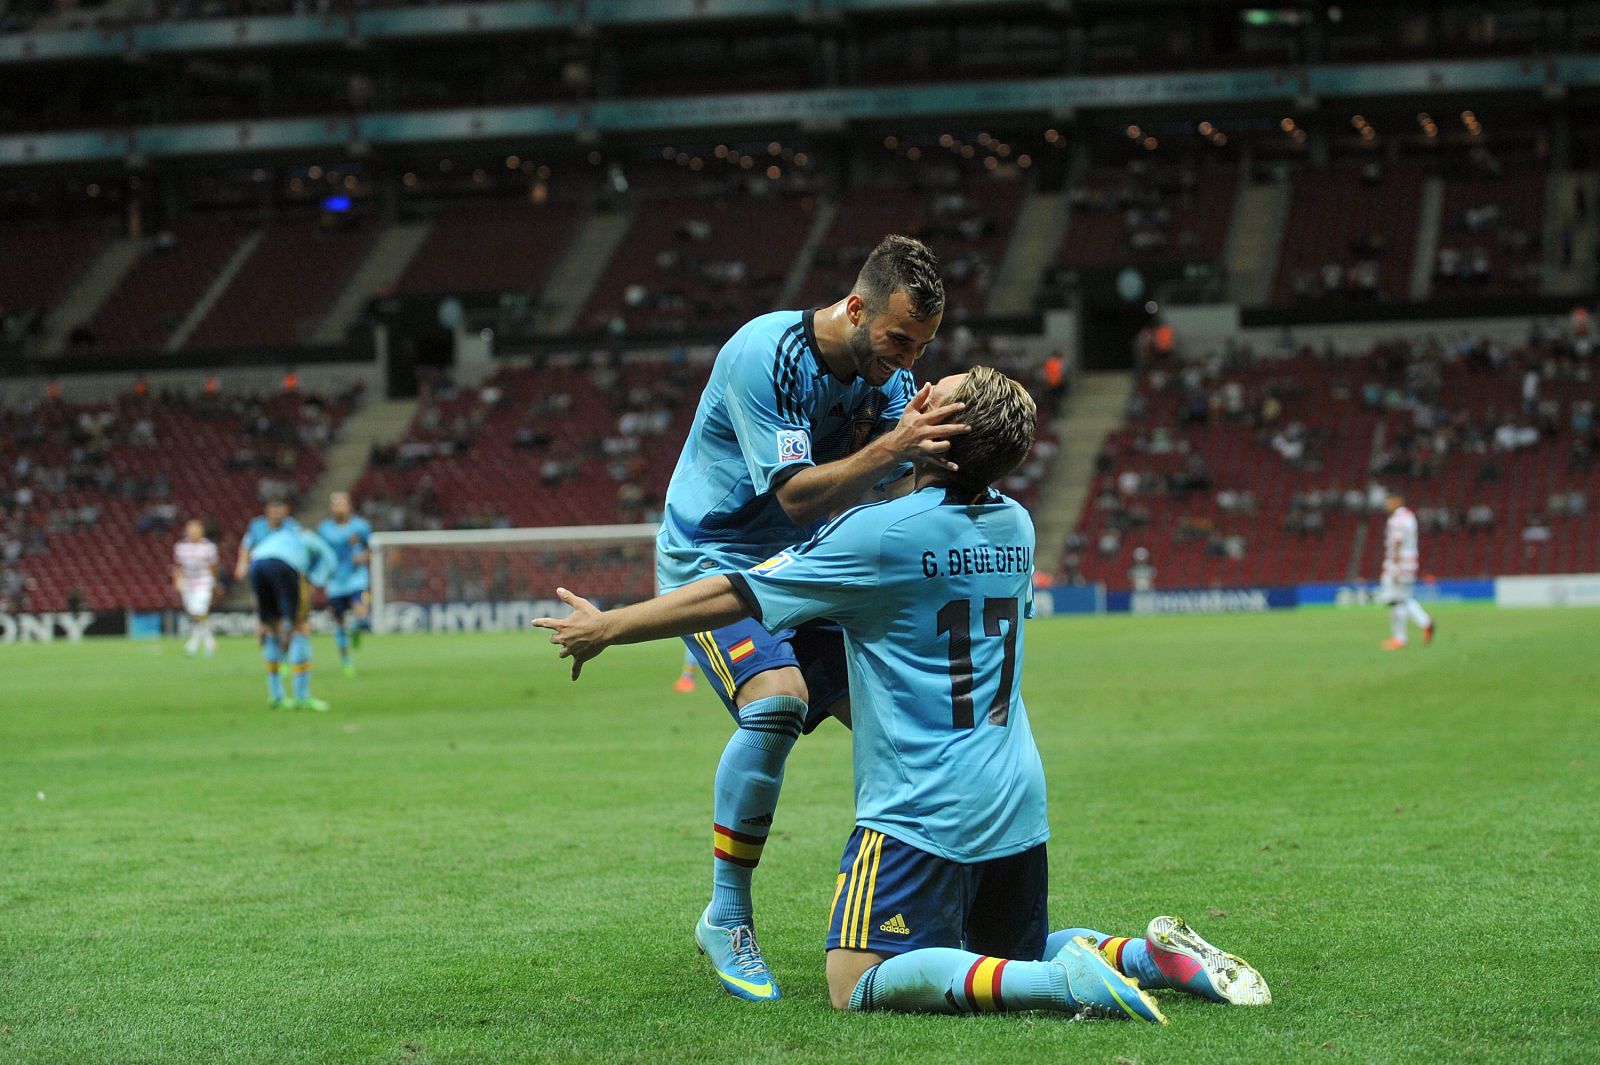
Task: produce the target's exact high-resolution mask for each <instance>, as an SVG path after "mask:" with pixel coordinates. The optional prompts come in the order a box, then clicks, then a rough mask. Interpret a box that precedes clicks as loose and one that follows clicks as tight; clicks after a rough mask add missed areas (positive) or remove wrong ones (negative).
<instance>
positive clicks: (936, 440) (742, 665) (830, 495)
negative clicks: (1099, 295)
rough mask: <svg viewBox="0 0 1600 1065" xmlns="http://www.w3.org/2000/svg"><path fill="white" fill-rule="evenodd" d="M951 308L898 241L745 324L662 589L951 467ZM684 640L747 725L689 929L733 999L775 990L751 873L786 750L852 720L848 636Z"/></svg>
mask: <svg viewBox="0 0 1600 1065" xmlns="http://www.w3.org/2000/svg"><path fill="white" fill-rule="evenodd" d="M943 308H944V285H943V283H942V282H941V281H940V279H939V263H938V260H937V259H936V258H935V257H934V255H933V253H932V252H931V251H929V250H928V248H927V247H926V246H925V245H923V244H921V243H920V242H918V241H915V240H911V239H910V238H908V237H888V238H886V239H885V240H884V241H883V242H882V243H881V244H880V245H879V246H878V247H877V248H876V249H875V250H874V251H873V252H872V254H871V255H870V256H869V257H868V258H867V261H866V264H865V265H864V266H863V267H862V269H861V273H860V276H859V277H858V278H857V279H856V282H855V285H854V287H853V290H852V292H851V293H850V295H849V296H847V297H845V298H844V299H842V300H840V301H839V302H837V303H835V304H833V305H831V306H828V307H824V308H822V309H820V310H816V311H779V312H775V313H773V314H766V315H762V316H761V317H759V318H756V319H754V320H752V321H750V322H748V323H747V324H746V325H744V326H743V327H742V328H741V329H740V330H739V331H738V332H737V333H735V334H734V335H733V337H732V338H731V339H730V340H729V341H728V342H727V343H726V344H724V345H723V347H722V350H721V351H720V352H719V353H718V355H717V361H716V365H715V366H714V367H713V368H712V371H711V378H710V380H709V381H708V382H707V383H706V387H705V391H704V393H703V394H702V395H701V397H700V405H699V407H698V409H697V410H696V411H695V417H694V424H693V428H691V429H690V431H689V437H688V439H687V440H686V441H685V443H684V447H683V453H682V455H681V456H680V457H679V459H678V465H677V468H676V469H675V470H674V471H673V475H672V481H671V484H670V485H669V486H668V488H667V497H666V506H665V515H664V517H663V520H662V524H661V533H660V536H659V538H658V539H657V542H656V558H657V567H656V576H657V581H658V586H659V587H660V588H661V589H662V590H663V591H670V590H672V589H674V588H678V587H681V586H683V585H685V584H688V583H690V582H692V581H695V580H698V579H700V578H702V577H706V576H711V575H714V574H718V573H736V572H738V571H740V570H744V569H748V568H749V567H750V566H753V565H755V564H756V563H757V562H760V561H761V560H762V559H764V558H766V557H767V556H768V555H771V554H772V553H773V552H774V551H777V550H779V549H781V548H784V547H787V546H790V545H792V544H795V543H798V542H800V541H801V540H804V539H805V538H806V537H807V536H809V535H810V533H811V532H813V531H814V530H815V529H816V527H817V525H818V524H819V523H820V522H821V521H822V520H824V519H826V518H828V517H831V516H832V515H834V514H836V513H838V512H839V511H841V510H843V509H845V508H846V507H849V506H852V505H854V504H856V503H858V502H860V501H861V499H862V498H863V497H864V496H865V495H867V494H868V493H869V492H871V490H872V489H873V488H874V487H875V486H878V485H880V484H882V483H884V482H886V481H887V480H890V479H892V478H893V477H894V476H895V475H897V474H899V473H901V472H903V471H904V470H906V469H908V468H909V467H910V465H912V464H913V463H916V462H923V463H939V462H940V459H939V454H940V453H941V452H942V451H943V450H945V448H947V447H948V446H949V439H950V437H952V436H954V435H956V434H958V433H960V432H961V431H963V428H964V427H962V426H960V425H954V424H948V423H947V422H946V418H947V417H948V416H949V414H950V413H951V411H950V410H949V409H948V408H938V407H934V406H932V405H931V404H930V402H929V396H928V394H927V393H926V392H924V393H920V394H919V393H918V392H917V390H916V386H915V385H914V384H913V383H912V379H911V373H910V369H911V366H912V364H913V363H915V362H916V360H917V358H918V357H919V356H920V355H921V354H922V352H923V351H924V350H925V349H926V348H927V346H928V344H929V343H931V342H932V340H933V338H934V334H935V333H937V332H938V329H939V322H940V320H941V315H942V314H943ZM685 642H686V643H687V644H688V647H689V650H690V651H691V653H693V654H694V655H695V657H696V658H697V659H698V660H699V663H700V667H701V670H702V671H703V672H704V673H705V675H706V677H707V678H708V679H709V680H710V682H711V687H712V690H714V691H715V692H716V693H717V695H718V696H719V697H720V698H721V699H722V701H723V703H724V704H725V705H726V706H727V708H728V712H729V713H730V714H732V715H733V718H734V722H735V724H736V725H737V726H738V727H737V729H736V730H735V732H734V734H733V736H732V737H731V738H730V739H729V741H728V744H727V746H726V748H724V750H723V753H722V759H721V761H720V762H719V764H718V766H717V774H716V783H715V788H714V806H713V813H712V894H711V902H710V904H709V905H708V906H707V907H706V910H705V912H704V913H703V914H702V915H701V917H700V921H699V922H698V924H697V925H696V928H695V940H696V942H697V944H698V945H699V947H700V949H701V950H702V951H703V952H704V953H706V954H707V955H708V956H709V957H710V959H711V965H712V968H713V970H714V971H715V972H716V974H717V977H718V979H719V980H720V981H721V982H722V986H723V988H724V989H725V990H727V991H728V992H729V993H730V994H732V995H735V996H737V997H740V998H746V999H775V998H778V997H779V992H778V987H777V984H776V982H775V981H774V980H773V979H772V974H771V973H770V972H769V971H768V969H767V966H766V962H765V961H764V959H763V958H762V956H761V950H760V948H759V947H758V946H757V945H756V940H755V933H754V922H755V918H754V913H753V907H752V902H751V897H750V882H751V877H752V874H753V872H754V870H755V867H756V864H757V863H758V862H759V861H760V860H761V851H762V848H763V847H764V845H765V844H766V840H767V835H768V833H769V832H770V830H771V828H772V819H773V815H774V813H775V811H776V810H777V803H778V791H779V789H780V787H781V786H782V783H783V766H784V762H785V760H786V759H787V758H788V754H789V750H790V748H792V747H793V746H794V742H795V740H796V739H797V738H798V737H799V736H800V734H801V733H802V732H809V731H811V730H812V729H814V728H815V727H816V726H817V725H818V724H819V723H820V722H821V721H822V720H823V719H824V718H825V717H827V716H828V715H829V714H834V715H835V716H838V717H840V718H841V720H844V721H845V722H846V723H848V721H849V710H848V702H847V685H846V679H845V664H844V648H843V643H842V640H841V637H840V635H839V631H838V628H837V626H833V625H831V624H829V623H827V622H826V621H823V620H820V619H819V620H815V621H809V622H807V623H806V624H804V625H797V626H795V627H793V628H784V629H778V630H775V631H773V632H768V631H767V629H765V628H763V627H762V626H761V625H759V624H757V623H756V622H754V621H752V620H749V619H741V620H737V621H733V622H732V623H730V624H728V625H724V626H716V627H712V628H709V629H707V630H706V631H703V632H697V633H695V634H693V636H692V637H689V638H686V641H685Z"/></svg>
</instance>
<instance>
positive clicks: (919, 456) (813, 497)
mask: <svg viewBox="0 0 1600 1065" xmlns="http://www.w3.org/2000/svg"><path fill="white" fill-rule="evenodd" d="M963 406H965V405H964V404H961V403H945V402H942V399H941V397H939V396H935V395H934V392H933V386H932V385H923V386H922V389H921V391H919V392H918V393H917V394H916V395H915V396H913V397H912V398H911V401H910V402H909V403H907V404H906V409H905V413H904V414H902V415H901V416H900V421H899V423H898V424H897V425H896V426H895V427H894V428H893V429H891V430H889V431H888V432H887V433H884V434H883V435H882V436H880V437H878V438H876V439H875V440H873V441H871V442H870V443H868V444H867V445H866V446H865V447H863V448H862V449H861V450H860V451H857V452H856V453H855V454H853V455H850V456H848V457H847V458H842V459H840V460H839V461H837V462H829V463H826V464H824V465H821V466H813V467H811V468H810V469H805V470H801V471H800V472H799V473H797V474H795V475H794V476H793V477H790V478H789V479H788V480H787V481H785V482H783V484H782V485H780V486H779V488H778V502H779V504H781V505H782V507H783V509H784V513H786V514H788V515H789V518H790V520H792V521H793V522H794V523H795V524H796V525H801V526H805V525H810V524H811V523H812V522H815V521H818V520H819V519H822V518H825V517H827V516H828V515H830V514H834V513H836V512H838V511H840V510H843V509H844V508H846V507H848V506H851V505H852V504H854V503H855V502H856V501H857V500H859V499H860V498H861V496H862V495H863V494H864V493H865V492H866V491H867V490H868V489H869V488H871V487H872V486H873V485H875V484H877V483H878V482H879V481H881V480H882V479H883V478H884V477H886V476H888V474H889V473H890V472H892V471H893V470H894V469H896V468H897V467H900V466H903V465H905V464H906V463H908V462H909V463H911V464H912V465H915V466H920V467H923V468H925V469H936V470H945V471H954V470H955V465H954V464H953V463H951V462H949V461H947V460H946V459H945V458H944V453H945V452H946V451H949V450H950V438H951V437H953V436H959V435H961V434H962V433H965V432H969V431H970V429H971V427H970V426H967V425H964V424H962V423H960V422H952V421H950V420H949V419H950V418H951V417H953V416H954V415H956V414H957V413H959V412H960V411H961V409H962V408H963Z"/></svg>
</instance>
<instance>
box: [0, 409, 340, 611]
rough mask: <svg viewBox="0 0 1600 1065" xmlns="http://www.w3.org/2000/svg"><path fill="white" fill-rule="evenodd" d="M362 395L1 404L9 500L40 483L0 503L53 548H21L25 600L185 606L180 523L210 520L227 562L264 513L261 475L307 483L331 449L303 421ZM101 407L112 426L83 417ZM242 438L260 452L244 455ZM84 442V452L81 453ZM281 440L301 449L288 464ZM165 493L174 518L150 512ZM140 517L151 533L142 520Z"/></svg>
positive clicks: (0, 512)
mask: <svg viewBox="0 0 1600 1065" xmlns="http://www.w3.org/2000/svg"><path fill="white" fill-rule="evenodd" d="M352 402H353V397H352V396H343V397H339V398H331V399H323V398H319V397H314V396H300V395H291V394H279V395H277V396H274V397H271V398H270V399H267V400H264V401H263V400H243V399H226V400H224V399H220V398H218V399H183V398H173V397H163V398H155V397H149V396H137V395H127V396H124V397H122V398H121V399H119V400H118V401H117V402H115V403H111V404H73V403H62V402H59V401H47V402H44V403H41V404H38V405H37V406H36V407H34V408H32V409H25V410H24V409H11V410H6V411H3V412H0V435H3V437H4V439H5V441H6V455H7V460H8V461H7V462H6V463H5V464H4V466H3V467H0V504H5V503H7V501H8V500H11V499H12V498H13V493H14V492H15V491H16V490H17V489H18V488H22V487H24V486H27V487H29V488H30V489H31V491H32V494H33V499H32V501H31V502H30V503H29V504H28V505H27V506H25V507H15V506H10V507H8V506H5V505H0V518H6V521H0V530H4V529H6V528H7V527H8V525H9V523H10V522H14V521H17V519H19V518H20V521H21V524H22V525H23V526H25V527H26V531H28V532H29V533H30V534H32V535H35V536H36V535H38V534H37V533H33V532H32V530H35V529H36V530H40V531H42V532H43V533H44V543H45V545H46V549H45V550H44V551H42V552H39V553H33V554H25V555H24V556H23V557H22V559H21V570H22V572H23V573H24V574H25V575H26V576H27V577H28V578H29V579H30V580H31V582H32V585H33V587H32V589H31V592H30V595H29V600H28V606H29V608H30V609H33V610H62V609H65V608H66V606H67V603H68V601H69V593H71V592H72V590H73V589H75V588H76V589H77V590H78V591H79V592H80V593H82V596H83V600H84V602H85V603H86V604H87V606H88V608H89V609H98V610H109V609H114V608H119V607H128V608H132V609H141V608H159V607H172V606H176V605H177V602H176V599H175V597H174V593H173V591H172V580H171V574H172V545H173V544H174V543H175V542H176V541H177V539H178V537H179V535H180V534H181V531H182V523H183V522H184V521H185V520H187V519H188V518H191V517H199V518H201V519H202V520H204V521H206V523H207V525H208V527H210V528H212V529H213V530H215V531H214V532H213V534H212V535H213V537H214V538H215V539H217V541H218V548H219V549H220V550H221V552H222V556H223V565H224V567H225V568H226V567H227V566H231V565H232V560H233V558H234V552H235V550H236V548H237V545H238V542H239V537H240V535H241V534H242V533H243V531H244V528H245V526H246V524H248V522H249V520H250V519H251V517H253V516H254V515H256V514H258V513H260V510H261V503H260V497H259V489H260V482H261V480H262V478H263V477H267V478H271V479H273V480H277V481H281V482H286V483H288V484H289V485H290V486H292V487H293V488H294V489H295V490H297V491H304V490H305V489H306V488H308V487H310V485H311V484H312V483H313V482H314V481H315V480H316V478H317V476H318V474H320V473H321V471H322V466H323V461H322V454H321V450H320V448H319V447H318V446H317V445H316V444H315V442H314V440H315V437H310V439H311V440H312V441H313V442H307V441H306V439H303V438H302V435H301V430H302V429H303V428H306V427H310V426H314V425H317V424H319V423H320V424H324V425H325V426H326V430H327V432H330V433H331V432H332V431H334V430H335V429H337V427H338V424H339V422H340V421H342V420H343V418H344V416H345V414H346V413H348V411H349V409H350V407H351V404H352ZM102 416H104V417H109V418H110V419H111V420H110V423H109V425H108V427H107V428H105V429H104V430H86V429H84V428H80V425H85V424H87V423H88V422H89V421H91V420H93V419H96V418H98V417H102ZM141 421H147V422H148V427H147V431H141V429H140V427H139V423H140V422H141ZM96 441H99V442H98V443H97V442H96ZM242 448H247V449H249V451H250V452H252V453H253V461H251V462H250V463H248V464H246V463H244V462H243V461H242V460H243V459H244V458H245V457H246V456H244V455H242V454H240V450H241V449H242ZM75 449H82V450H83V452H84V454H82V455H80V456H79V460H78V461H74V458H73V452H74V450H75ZM285 450H287V451H289V452H291V453H292V455H293V458H292V460H291V461H290V463H289V464H288V465H285V464H284V460H285V459H287V456H285V455H283V454H282V453H283V452H284V451H285ZM175 455H176V456H178V459H177V460H176V461H175V458H174V456H175ZM22 457H25V458H26V459H27V461H28V463H29V464H30V466H29V472H28V475H27V476H25V477H24V476H20V475H19V474H18V472H17V465H16V460H17V459H18V458H22ZM40 471H46V472H45V474H44V475H43V477H44V479H41V474H40ZM54 471H59V473H60V476H61V477H62V478H65V483H64V484H63V483H61V482H60V481H58V482H57V485H58V486H59V490H54V489H52V488H50V487H47V486H46V485H47V483H48V480H49V479H50V478H52V477H54V476H55V472H54ZM101 471H105V472H101ZM97 475H98V476H97ZM163 504H169V505H170V506H171V507H173V508H174V509H173V511H171V514H172V515H173V516H172V517H171V518H170V519H169V520H166V521H163V520H161V517H160V515H159V514H152V512H151V508H152V507H153V506H159V505H163ZM84 507H90V508H93V510H94V511H95V516H94V518H93V520H92V521H88V522H84V521H82V520H74V515H77V516H78V517H79V518H80V519H81V516H82V508H84ZM141 523H143V524H145V525H147V526H151V528H150V529H149V531H140V526H141Z"/></svg>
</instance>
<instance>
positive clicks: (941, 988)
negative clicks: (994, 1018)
mask: <svg viewBox="0 0 1600 1065" xmlns="http://www.w3.org/2000/svg"><path fill="white" fill-rule="evenodd" d="M850 1008H851V1009H853V1010H875V1009H877V1010H899V1011H902V1012H906V1013H995V1012H998V1011H1001V1010H1060V1011H1062V1012H1066V1013H1075V1012H1077V1010H1078V1003H1077V1002H1076V1001H1075V1000H1074V999H1073V997H1072V992H1071V990H1070V989H1069V988H1068V986H1067V972H1066V970H1065V969H1064V968H1062V967H1061V966H1060V965H1056V964H1055V963H1053V962H1048V961H1009V960H1007V959H1004V958H991V957H987V956H985V955H982V954H973V953H972V952H971V951H966V950H956V949H955V948H954V947H924V948H923V949H921V950H913V951H910V952H908V953H905V954H900V955H897V956H895V957H893V958H890V959H889V960H888V961H884V962H880V963H879V964H877V965H874V966H873V967H872V968H870V969H868V970H867V971H866V972H864V973H862V974H861V979H860V980H859V981H858V982H857V983H856V988H855V990H854V991H853V992H851V994H850Z"/></svg>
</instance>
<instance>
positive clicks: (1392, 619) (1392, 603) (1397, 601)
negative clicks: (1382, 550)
mask: <svg viewBox="0 0 1600 1065" xmlns="http://www.w3.org/2000/svg"><path fill="white" fill-rule="evenodd" d="M1416 589H1417V578H1416V574H1414V573H1406V572H1402V571H1395V570H1390V569H1389V568H1387V567H1385V569H1384V572H1383V575H1382V578H1381V580H1380V582H1379V584H1378V597H1379V598H1381V599H1382V600H1383V601H1384V602H1385V603H1388V604H1389V635H1390V636H1391V637H1392V638H1393V639H1394V641H1395V643H1405V642H1407V636H1408V630H1407V628H1406V624H1407V622H1410V623H1412V624H1415V625H1416V626H1417V628H1419V629H1426V628H1427V627H1428V626H1429V625H1432V624H1433V618H1432V617H1430V616H1429V615H1428V612H1427V611H1426V610H1424V609H1422V604H1421V603H1419V602H1417V598H1416Z"/></svg>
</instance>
